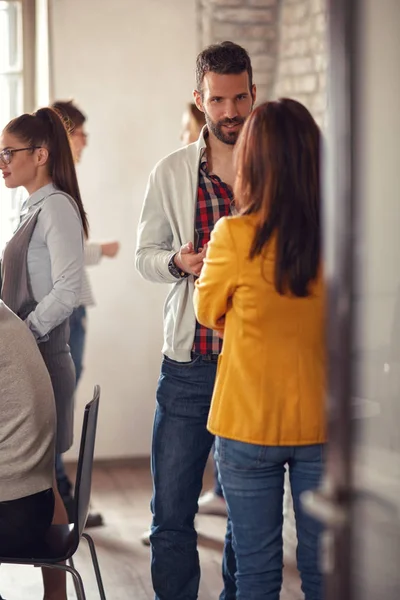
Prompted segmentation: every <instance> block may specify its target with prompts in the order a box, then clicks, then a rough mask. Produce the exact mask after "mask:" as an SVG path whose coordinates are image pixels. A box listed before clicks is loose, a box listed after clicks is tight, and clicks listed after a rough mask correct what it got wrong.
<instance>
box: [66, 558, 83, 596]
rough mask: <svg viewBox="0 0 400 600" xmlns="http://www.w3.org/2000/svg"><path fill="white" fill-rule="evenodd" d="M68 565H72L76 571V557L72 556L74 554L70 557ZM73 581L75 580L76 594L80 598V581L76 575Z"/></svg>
mask: <svg viewBox="0 0 400 600" xmlns="http://www.w3.org/2000/svg"><path fill="white" fill-rule="evenodd" d="M68 565H69V566H70V567H71V569H73V570H74V571H76V569H75V563H74V559H73V558H72V556H71V557H70V558H69V559H68ZM73 582H74V588H75V594H76V596H77V598H79V597H80V596H79V594H80V589H79V583H78V582H77V581H76V579H75V577H73Z"/></svg>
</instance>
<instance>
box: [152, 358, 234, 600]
mask: <svg viewBox="0 0 400 600" xmlns="http://www.w3.org/2000/svg"><path fill="white" fill-rule="evenodd" d="M216 368H217V364H216V363H215V362H210V361H207V360H205V359H204V358H203V357H201V356H198V355H195V356H194V357H193V359H192V361H191V362H189V363H178V362H175V361H172V360H171V359H169V358H166V357H165V358H164V360H163V363H162V367H161V375H160V379H159V382H158V388H157V407H156V414H155V419H154V430H153V445H152V464H151V466H152V474H153V499H152V503H151V505H152V512H153V524H152V533H151V536H150V541H151V547H152V562H151V574H152V580H153V587H154V591H155V594H156V596H155V597H156V600H195V599H196V598H197V596H198V589H199V582H200V566H199V556H198V552H197V534H196V530H195V528H194V518H195V515H196V512H197V509H198V505H197V501H198V498H199V495H200V492H201V487H202V480H203V473H204V469H205V466H206V462H207V458H208V455H209V453H210V449H211V446H212V444H213V441H214V437H213V436H212V435H211V434H210V433H209V432H208V431H207V428H206V424H207V417H208V412H209V409H210V403H211V396H212V392H213V387H214V380H215V374H216ZM235 570H236V565H235V559H234V554H233V551H232V545H231V534H230V531H227V536H226V544H225V557H224V563H223V578H224V583H225V589H224V591H223V592H222V594H221V597H220V598H221V600H235V599H236V586H235V579H234V574H235Z"/></svg>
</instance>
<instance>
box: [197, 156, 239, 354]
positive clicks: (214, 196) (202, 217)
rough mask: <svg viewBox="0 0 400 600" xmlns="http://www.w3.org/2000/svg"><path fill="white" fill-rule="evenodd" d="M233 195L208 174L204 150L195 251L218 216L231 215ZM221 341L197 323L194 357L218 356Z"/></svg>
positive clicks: (224, 184)
mask: <svg viewBox="0 0 400 600" xmlns="http://www.w3.org/2000/svg"><path fill="white" fill-rule="evenodd" d="M232 211H233V192H232V189H231V188H230V186H229V185H227V184H226V183H224V182H223V181H221V179H220V178H219V177H218V176H217V175H213V174H212V173H210V172H209V171H208V164H207V154H206V148H204V150H203V153H202V155H201V158H200V167H199V188H198V194H197V210H196V225H195V228H196V233H197V236H196V237H197V240H198V241H197V248H203V247H204V245H205V244H207V243H208V242H209V241H210V236H211V232H212V230H213V229H214V225H215V223H216V222H217V221H218V219H220V218H221V217H226V216H228V215H230V214H232ZM221 347H222V340H221V339H220V338H219V337H218V336H217V334H216V333H215V332H214V331H213V330H212V329H207V327H203V325H200V323H198V322H196V332H195V336H194V344H193V352H195V353H196V354H219V353H220V352H221Z"/></svg>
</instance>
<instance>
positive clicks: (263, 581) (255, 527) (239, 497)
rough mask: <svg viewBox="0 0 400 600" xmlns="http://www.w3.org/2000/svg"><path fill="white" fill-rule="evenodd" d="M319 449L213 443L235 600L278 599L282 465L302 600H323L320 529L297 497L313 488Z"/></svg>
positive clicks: (320, 468) (317, 475) (320, 462)
mask: <svg viewBox="0 0 400 600" xmlns="http://www.w3.org/2000/svg"><path fill="white" fill-rule="evenodd" d="M323 457H324V446H323V445H321V444H318V445H311V446H259V445H255V444H246V443H243V442H237V441H234V440H229V439H226V438H218V437H217V438H216V440H215V458H216V461H217V463H218V468H219V474H220V479H221V484H222V488H223V492H224V496H225V500H226V503H227V507H228V514H229V518H230V520H231V523H232V544H233V549H234V552H235V555H236V563H237V571H236V584H237V596H236V598H237V600H239V599H240V600H279V594H280V591H281V586H282V569H283V541H282V525H283V489H284V474H285V468H286V465H287V466H288V468H289V475H290V485H291V490H292V497H293V506H294V511H295V516H296V528H297V538H298V547H297V566H298V569H299V571H300V575H301V580H302V590H303V592H304V595H305V598H306V600H322V597H323V592H322V575H321V571H320V568H319V560H318V558H319V557H318V540H319V537H320V534H321V530H322V528H321V525H320V524H319V523H318V522H317V521H315V520H314V519H313V518H311V517H310V516H309V515H307V514H306V513H305V512H304V510H303V508H302V505H301V502H300V496H301V494H302V493H303V492H305V491H306V490H312V489H315V488H317V487H318V485H319V482H320V479H321V476H322V472H323V464H324V459H323Z"/></svg>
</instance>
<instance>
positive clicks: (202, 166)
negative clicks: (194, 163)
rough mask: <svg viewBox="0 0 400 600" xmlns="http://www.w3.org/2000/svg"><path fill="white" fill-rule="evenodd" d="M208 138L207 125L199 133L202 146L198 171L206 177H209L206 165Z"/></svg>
mask: <svg viewBox="0 0 400 600" xmlns="http://www.w3.org/2000/svg"><path fill="white" fill-rule="evenodd" d="M208 136H209V133H208V129H207V125H205V126H204V127H203V130H202V132H201V137H202V141H203V145H202V146H201V147H200V169H201V170H202V171H203V172H204V173H205V174H206V175H209V172H208V163H207V138H208Z"/></svg>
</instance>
